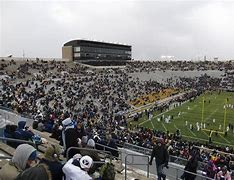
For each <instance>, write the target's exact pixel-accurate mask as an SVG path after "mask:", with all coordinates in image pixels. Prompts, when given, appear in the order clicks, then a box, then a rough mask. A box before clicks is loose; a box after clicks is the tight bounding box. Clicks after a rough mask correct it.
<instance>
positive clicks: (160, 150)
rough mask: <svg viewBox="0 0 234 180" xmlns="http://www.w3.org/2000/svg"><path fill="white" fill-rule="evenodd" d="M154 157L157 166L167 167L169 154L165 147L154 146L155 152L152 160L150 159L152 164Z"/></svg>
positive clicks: (152, 154)
mask: <svg viewBox="0 0 234 180" xmlns="http://www.w3.org/2000/svg"><path fill="white" fill-rule="evenodd" d="M154 157H155V161H156V164H157V166H159V165H161V164H165V165H167V164H168V159H169V154H168V151H167V149H166V147H165V146H164V145H161V146H158V145H156V146H154V148H153V151H152V153H151V158H150V162H151V163H152V161H153V158H154Z"/></svg>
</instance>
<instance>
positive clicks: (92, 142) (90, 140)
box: [87, 139, 95, 148]
mask: <svg viewBox="0 0 234 180" xmlns="http://www.w3.org/2000/svg"><path fill="white" fill-rule="evenodd" d="M87 146H88V147H92V148H94V147H95V142H94V140H93V139H89V140H88V143H87Z"/></svg>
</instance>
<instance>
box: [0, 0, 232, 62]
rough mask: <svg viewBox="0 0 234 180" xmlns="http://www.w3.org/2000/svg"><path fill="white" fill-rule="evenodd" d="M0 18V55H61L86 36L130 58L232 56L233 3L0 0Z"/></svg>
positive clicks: (208, 0) (209, 0) (126, 0)
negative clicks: (126, 49)
mask: <svg viewBox="0 0 234 180" xmlns="http://www.w3.org/2000/svg"><path fill="white" fill-rule="evenodd" d="M0 17H1V19H0V56H7V55H9V54H12V55H13V56H17V57H22V56H23V50H24V52H25V56H26V57H61V56H62V55H61V54H62V53H61V52H62V51H61V47H62V46H63V44H64V43H66V42H67V41H69V40H72V39H79V38H85V39H96V40H103V41H108V42H120V43H126V44H130V45H132V53H133V58H135V59H144V60H148V59H150V60H153V59H158V58H160V57H161V56H175V57H176V58H183V59H191V58H192V59H196V58H199V57H203V56H204V55H206V56H207V57H208V58H211V57H215V56H217V57H219V58H220V59H221V58H222V59H224V58H227V59H234V1H214V0H207V1H195V0H194V1H188V0H187V1H175V0H171V1H169V0H161V1H152V0H151V1H145V0H141V1H136V0H135V1H130V0H129V1H128V0H121V1H120V0H118V1H117V0H116V1H114V0H109V1H104V0H99V1H91V0H83V1H66V2H65V1H33V0H32V1H29V0H28V1H26V0H25V1H11V0H0Z"/></svg>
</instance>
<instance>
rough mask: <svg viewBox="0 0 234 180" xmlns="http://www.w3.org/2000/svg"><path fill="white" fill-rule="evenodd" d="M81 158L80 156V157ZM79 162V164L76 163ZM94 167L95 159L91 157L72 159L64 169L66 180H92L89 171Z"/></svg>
mask: <svg viewBox="0 0 234 180" xmlns="http://www.w3.org/2000/svg"><path fill="white" fill-rule="evenodd" d="M79 157H80V156H79ZM77 160H79V163H78V164H77V163H74V161H77ZM92 165H93V159H92V158H91V157H90V156H83V157H81V158H80V159H79V158H78V159H74V158H71V159H70V160H69V161H68V162H67V163H66V164H65V165H64V167H63V172H64V174H65V176H66V179H72V180H92V177H90V176H89V174H88V171H89V169H90V168H91V167H92Z"/></svg>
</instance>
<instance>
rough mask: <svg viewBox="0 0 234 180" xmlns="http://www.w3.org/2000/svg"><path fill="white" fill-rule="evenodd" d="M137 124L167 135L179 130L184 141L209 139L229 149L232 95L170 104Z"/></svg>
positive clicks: (232, 139)
mask: <svg viewBox="0 0 234 180" xmlns="http://www.w3.org/2000/svg"><path fill="white" fill-rule="evenodd" d="M134 123H135V122H134ZM137 123H138V124H139V126H143V127H147V128H150V129H157V130H161V131H165V132H166V131H169V132H170V133H175V132H176V130H177V129H179V130H180V132H181V135H182V137H183V138H184V139H190V140H193V141H199V142H207V141H208V140H209V137H211V140H212V142H213V143H215V144H219V145H224V146H225V145H232V146H233V145H234V130H233V125H234V93H233V92H221V93H220V92H206V93H204V94H202V95H201V96H199V97H197V98H196V99H194V100H190V101H187V102H185V103H182V104H178V103H175V104H172V105H171V106H170V108H169V109H168V110H166V111H164V112H154V113H153V117H152V119H151V120H148V118H147V116H145V115H144V116H143V118H141V119H140V120H139V121H138V122H137ZM225 132H227V133H226V135H225Z"/></svg>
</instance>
